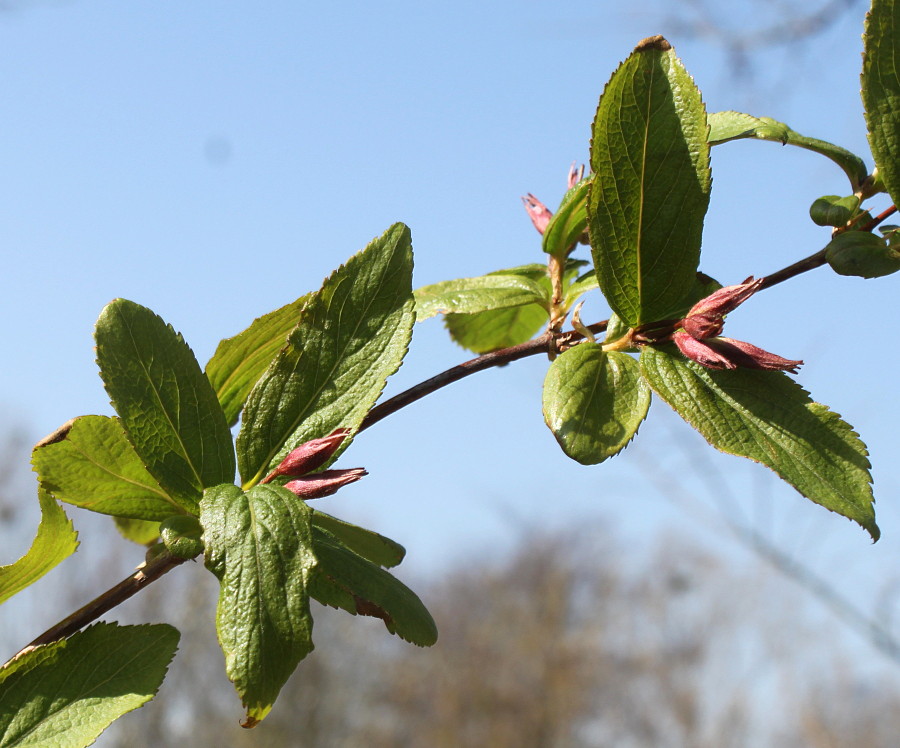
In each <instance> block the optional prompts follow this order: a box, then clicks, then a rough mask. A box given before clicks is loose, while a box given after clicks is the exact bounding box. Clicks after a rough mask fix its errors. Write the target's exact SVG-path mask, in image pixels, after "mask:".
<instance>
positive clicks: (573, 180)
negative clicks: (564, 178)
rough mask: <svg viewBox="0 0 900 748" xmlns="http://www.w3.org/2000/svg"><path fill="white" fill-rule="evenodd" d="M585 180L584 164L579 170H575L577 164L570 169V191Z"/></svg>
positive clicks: (573, 164)
mask: <svg viewBox="0 0 900 748" xmlns="http://www.w3.org/2000/svg"><path fill="white" fill-rule="evenodd" d="M582 179H584V164H582V165H581V166H580V167H579V168H577V169H576V168H575V162H574V161H573V162H572V165H571V166H570V167H569V189H570V190H571V189H572V188H573V187H574V186H575V185H576V184H578V183H579V182H580V181H581V180H582Z"/></svg>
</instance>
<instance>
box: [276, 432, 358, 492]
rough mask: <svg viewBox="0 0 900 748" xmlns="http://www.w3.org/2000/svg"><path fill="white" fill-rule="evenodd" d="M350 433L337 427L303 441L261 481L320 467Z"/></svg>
mask: <svg viewBox="0 0 900 748" xmlns="http://www.w3.org/2000/svg"><path fill="white" fill-rule="evenodd" d="M349 433H350V430H349V429H337V430H336V431H333V432H332V433H330V434H329V435H328V436H323V437H321V438H320V439H313V440H312V441H308V442H304V443H303V444H301V445H300V446H299V447H297V448H296V449H294V450H292V451H291V452H290V453H288V455H287V457H285V458H284V459H283V460H282V461H281V462H280V463H279V465H278V467H277V468H275V469H274V470H273V471H272V472H271V473H269V475H267V476H266V477H265V478H263V480H262V481H260V482H261V483H268V482H269V481H271V480H272V479H273V478H277V477H278V476H279V475H292V476H298V475H306V474H307V473H311V472H312V471H313V470H316V469H317V468H320V467H322V465H324V464H325V463H326V462H328V460H329V459H331V457H332V455H334V453H335V452H336V451H337V449H338V447H340V446H341V443H342V442H343V441H344V439H345V438H346V437H347V434H349Z"/></svg>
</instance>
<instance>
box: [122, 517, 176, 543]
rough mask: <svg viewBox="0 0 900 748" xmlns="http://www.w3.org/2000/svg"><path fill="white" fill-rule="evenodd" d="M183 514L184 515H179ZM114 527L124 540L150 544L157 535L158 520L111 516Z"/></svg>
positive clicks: (154, 540)
mask: <svg viewBox="0 0 900 748" xmlns="http://www.w3.org/2000/svg"><path fill="white" fill-rule="evenodd" d="M181 516H184V515H181ZM113 520H114V522H115V525H116V529H117V530H118V531H119V534H121V536H122V537H123V538H125V539H126V540H130V541H131V542H132V543H137V544H138V545H150V544H151V543H154V542H156V539H157V538H158V537H159V522H156V521H154V520H147V519H130V518H128V517H113Z"/></svg>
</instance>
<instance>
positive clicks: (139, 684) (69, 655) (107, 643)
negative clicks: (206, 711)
mask: <svg viewBox="0 0 900 748" xmlns="http://www.w3.org/2000/svg"><path fill="white" fill-rule="evenodd" d="M178 639H179V634H178V631H177V630H176V629H174V628H173V627H172V626H168V625H166V624H163V623H161V624H154V625H143V626H119V625H118V624H115V623H95V624H94V625H93V626H91V627H89V628H87V629H85V630H84V631H81V632H79V633H77V634H75V635H73V636H71V637H70V638H68V639H64V640H62V641H57V642H53V643H52V644H43V645H41V646H39V647H36V648H35V649H32V650H31V651H29V652H27V653H26V654H24V655H22V656H20V657H19V658H17V659H16V660H13V661H12V662H11V663H9V664H8V665H6V666H5V667H4V668H3V669H2V670H0V746H3V748H13V746H16V747H17V748H25V746H32V747H33V748H81V746H87V745H91V743H93V742H94V741H95V740H96V739H97V736H98V735H100V733H101V732H103V731H104V730H105V729H106V728H107V727H109V725H110V724H111V723H112V722H113V721H115V720H116V719H118V718H119V717H121V716H122V715H123V714H126V713H128V712H130V711H132V710H133V709H137V708H138V707H139V706H142V705H143V704H145V703H147V702H148V701H150V699H152V698H153V697H154V696H155V695H156V692H157V691H158V690H159V686H160V684H161V683H162V681H163V678H165V676H166V671H167V670H168V667H169V663H170V662H171V661H172V657H173V656H174V655H175V650H176V649H177V647H178Z"/></svg>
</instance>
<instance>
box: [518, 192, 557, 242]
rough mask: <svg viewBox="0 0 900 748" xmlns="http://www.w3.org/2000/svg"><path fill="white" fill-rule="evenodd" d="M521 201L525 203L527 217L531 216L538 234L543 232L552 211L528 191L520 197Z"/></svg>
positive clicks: (551, 215)
mask: <svg viewBox="0 0 900 748" xmlns="http://www.w3.org/2000/svg"><path fill="white" fill-rule="evenodd" d="M522 202H523V203H525V210H527V211H528V217H529V218H531V222H532V223H533V224H534V227H535V228H536V229H537V230H538V233H539V234H543V233H544V231H546V230H547V224H548V223H550V219H551V218H552V217H553V213H551V212H550V210H548V209H547V206H546V205H544V204H543V203H542V202H541V201H540V200H538V199H537V198H536V197H535V196H534V195H532V194H531V193H530V192H529V193H528V194H527V195H525V196H524V197H523V198H522Z"/></svg>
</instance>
